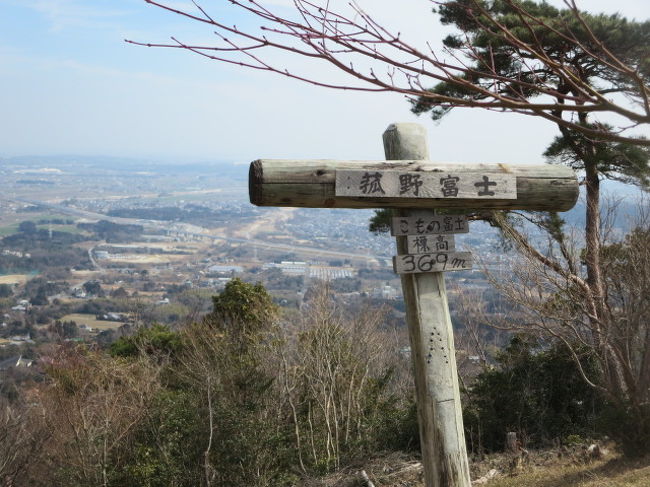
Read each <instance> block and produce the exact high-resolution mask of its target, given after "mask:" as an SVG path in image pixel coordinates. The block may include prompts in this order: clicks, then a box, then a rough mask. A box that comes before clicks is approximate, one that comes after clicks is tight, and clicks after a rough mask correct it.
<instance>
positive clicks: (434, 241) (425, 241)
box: [406, 235, 456, 254]
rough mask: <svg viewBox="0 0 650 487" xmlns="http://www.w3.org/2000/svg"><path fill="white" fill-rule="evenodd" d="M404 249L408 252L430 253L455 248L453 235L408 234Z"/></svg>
mask: <svg viewBox="0 0 650 487" xmlns="http://www.w3.org/2000/svg"><path fill="white" fill-rule="evenodd" d="M406 249H407V252H408V253H409V254H430V253H432V252H449V251H451V250H456V242H455V240H454V236H453V235H408V236H407V237H406Z"/></svg>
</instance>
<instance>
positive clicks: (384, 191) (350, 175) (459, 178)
mask: <svg viewBox="0 0 650 487" xmlns="http://www.w3.org/2000/svg"><path fill="white" fill-rule="evenodd" d="M335 194H336V196H355V197H364V196H365V197H371V198H396V197H397V198H443V199H499V200H508V199H510V200H514V199H517V177H516V176H515V175H514V174H493V173H492V174H490V173H481V172H460V171H459V172H454V171H446V172H412V171H395V170H368V171H359V170H347V171H346V170H337V171H336V189H335Z"/></svg>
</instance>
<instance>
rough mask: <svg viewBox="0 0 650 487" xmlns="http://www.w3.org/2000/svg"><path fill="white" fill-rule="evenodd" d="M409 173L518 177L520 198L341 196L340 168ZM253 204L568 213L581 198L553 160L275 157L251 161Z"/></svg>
mask: <svg viewBox="0 0 650 487" xmlns="http://www.w3.org/2000/svg"><path fill="white" fill-rule="evenodd" d="M350 170H353V171H372V170H374V171H386V170H391V171H405V172H408V173H430V174H434V175H435V177H441V175H442V176H447V175H449V174H451V173H452V172H455V173H481V174H482V175H486V176H488V177H489V176H495V177H496V176H499V175H501V176H503V175H510V176H514V177H516V186H515V188H516V194H517V198H516V199H500V198H494V199H492V198H489V199H486V198H484V197H481V198H478V197H477V198H472V199H470V198H468V199H458V198H429V197H423V198H419V197H418V198H415V199H414V198H404V197H394V196H391V197H367V196H363V197H360V196H337V195H336V173H337V171H350ZM249 194H250V200H251V203H253V204H255V205H258V206H292V207H308V208H473V209H481V208H483V209H504V210H505V209H520V210H522V209H523V210H539V211H542V210H547V211H567V210H569V209H571V208H572V207H573V206H574V205H575V203H576V201H577V198H578V181H577V179H576V176H575V174H574V172H573V171H572V170H571V169H570V168H568V167H564V166H556V165H549V164H542V165H527V164H516V165H515V164H482V163H479V164H460V163H459V164H454V163H443V162H441V163H437V162H431V161H428V160H416V159H404V160H400V161H397V162H381V161H330V160H271V159H260V160H257V161H254V162H252V163H251V166H250V171H249Z"/></svg>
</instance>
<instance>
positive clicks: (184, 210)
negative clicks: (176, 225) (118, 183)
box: [107, 204, 245, 227]
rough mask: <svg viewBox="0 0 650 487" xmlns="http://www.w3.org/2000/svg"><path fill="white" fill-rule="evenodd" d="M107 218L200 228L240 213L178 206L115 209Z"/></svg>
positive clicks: (217, 224) (223, 221) (189, 205)
mask: <svg viewBox="0 0 650 487" xmlns="http://www.w3.org/2000/svg"><path fill="white" fill-rule="evenodd" d="M107 214H108V216H114V217H120V218H138V219H142V220H158V221H171V222H173V221H177V222H184V223H192V224H195V225H201V226H208V227H209V226H219V225H222V224H223V223H225V222H227V221H229V220H233V219H234V218H238V219H240V218H241V217H242V216H245V215H242V213H241V212H240V211H239V210H236V211H234V210H227V209H223V208H220V209H218V210H213V209H212V208H208V207H207V206H201V205H192V204H188V205H185V206H183V207H179V206H163V207H148V208H117V209H114V210H111V211H109V212H108V213H107Z"/></svg>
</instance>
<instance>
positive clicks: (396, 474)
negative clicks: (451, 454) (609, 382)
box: [300, 452, 650, 487]
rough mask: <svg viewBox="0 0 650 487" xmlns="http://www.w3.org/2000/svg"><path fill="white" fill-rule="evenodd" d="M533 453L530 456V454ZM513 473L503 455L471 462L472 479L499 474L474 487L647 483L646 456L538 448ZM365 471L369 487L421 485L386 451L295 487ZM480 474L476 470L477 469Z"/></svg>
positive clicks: (341, 480) (412, 465) (340, 486)
mask: <svg viewBox="0 0 650 487" xmlns="http://www.w3.org/2000/svg"><path fill="white" fill-rule="evenodd" d="M533 456H536V455H535V454H533ZM531 461H533V462H534V463H535V464H531V465H526V466H523V467H522V468H520V469H519V470H517V471H516V472H514V473H513V472H508V471H507V470H508V468H507V465H508V464H509V463H510V459H509V457H508V456H506V455H498V456H492V457H491V458H489V459H488V460H486V461H485V462H482V463H480V464H474V465H472V470H473V475H472V478H473V479H477V478H478V477H480V475H481V474H485V473H486V472H487V471H489V470H490V469H492V468H497V470H499V474H498V475H497V476H496V477H494V478H493V479H492V480H489V481H488V482H487V483H483V484H473V485H476V486H477V487H479V486H487V487H650V457H648V458H646V459H642V460H636V461H634V460H625V459H622V458H621V457H620V456H619V455H616V454H614V455H610V456H608V457H607V458H605V459H603V460H599V461H594V462H588V463H587V462H585V461H582V460H581V459H580V458H579V455H578V456H574V455H570V456H566V457H563V458H557V455H556V453H555V452H543V453H542V454H541V456H539V457H537V458H533V459H531ZM361 470H365V471H366V472H367V474H368V476H369V478H370V479H371V480H372V482H373V483H374V485H375V487H424V482H423V478H422V465H421V464H420V463H419V462H418V461H415V460H413V459H412V458H409V457H406V456H402V455H398V454H391V455H389V456H386V457H380V458H376V459H373V460H370V461H367V462H364V463H363V464H360V465H358V466H354V467H352V468H347V469H344V470H343V471H341V472H337V473H335V474H332V475H330V476H328V477H325V478H321V479H308V480H305V481H304V482H303V483H302V484H300V486H301V487H352V486H359V485H365V483H364V482H363V481H362V478H361V473H360V472H361ZM478 472H480V474H479V473H478Z"/></svg>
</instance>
